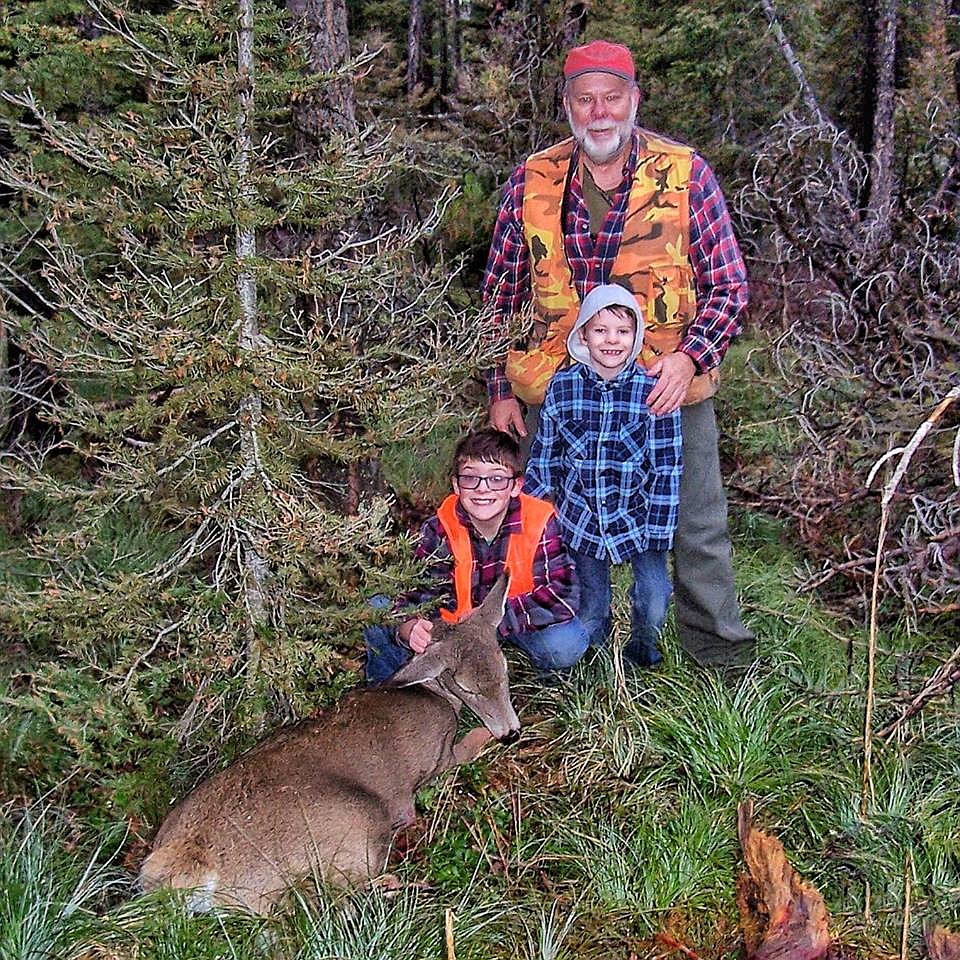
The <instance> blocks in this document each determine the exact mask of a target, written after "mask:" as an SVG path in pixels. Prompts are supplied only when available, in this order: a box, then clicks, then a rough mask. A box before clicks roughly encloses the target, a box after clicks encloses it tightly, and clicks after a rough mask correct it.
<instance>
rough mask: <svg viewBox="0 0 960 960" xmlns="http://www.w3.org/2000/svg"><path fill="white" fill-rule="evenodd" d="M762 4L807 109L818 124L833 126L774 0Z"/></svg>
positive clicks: (764, 1) (761, 1) (765, 0)
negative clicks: (784, 26) (821, 105)
mask: <svg viewBox="0 0 960 960" xmlns="http://www.w3.org/2000/svg"><path fill="white" fill-rule="evenodd" d="M760 5H761V6H762V7H763V12H764V14H765V15H766V18H767V22H768V23H769V24H770V29H771V31H772V32H773V36H774V39H776V41H777V46H778V47H779V48H780V52H781V53H782V54H783V59H784V60H786V61H787V66H788V67H789V68H790V72H791V73H792V74H793V76H794V78H795V79H796V81H797V85H798V86H799V87H800V95H801V96H802V97H803V102H804V103H805V104H806V105H807V109H808V110H809V111H810V113H812V114H813V116H814V118H815V119H816V121H817V123H818V124H820V125H821V126H828V125H829V126H832V124H830V122H829V121H828V120H827V118H826V117H825V116H824V114H823V111H822V110H821V109H820V104H819V103H818V102H817V98H816V96H815V95H814V92H813V88H812V87H811V86H810V84H809V83H808V82H807V75H806V73H805V72H804V69H803V65H802V64H801V63H800V58H799V57H798V56H797V54H796V52H795V51H794V49H793V45H792V44H791V43H790V40H789V39H788V38H787V35H786V34H785V33H784V32H783V27H782V26H781V24H780V17H779V16H778V14H777V11H776V10H775V9H774V6H773V2H772V0H760Z"/></svg>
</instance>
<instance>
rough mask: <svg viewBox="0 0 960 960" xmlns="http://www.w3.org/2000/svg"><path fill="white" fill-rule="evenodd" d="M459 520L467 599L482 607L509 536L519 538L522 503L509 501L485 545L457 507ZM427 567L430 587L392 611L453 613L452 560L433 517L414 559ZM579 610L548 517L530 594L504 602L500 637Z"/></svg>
mask: <svg viewBox="0 0 960 960" xmlns="http://www.w3.org/2000/svg"><path fill="white" fill-rule="evenodd" d="M457 517H458V518H459V520H460V522H461V523H462V524H463V525H464V526H465V527H466V528H467V530H468V531H469V533H470V547H471V550H472V552H473V568H472V571H471V577H470V599H471V603H472V604H473V606H475V607H478V606H480V604H481V603H483V600H484V597H486V595H487V594H488V593H489V592H490V588H491V587H492V586H493V585H494V583H495V582H496V580H497V577H499V576H500V574H501V573H503V570H504V566H505V564H506V560H507V547H508V545H509V543H510V535H511V534H513V533H519V531H520V529H521V524H520V500H519V499H518V498H517V497H513V498H511V500H510V505H509V506H508V507H507V515H506V516H505V517H504V519H503V523H502V524H501V526H500V530H499V531H498V532H497V535H496V536H495V537H494V538H493V541H492V542H490V543H487V541H486V540H485V539H484V537H483V536H481V535H480V534H479V533H477V530H476V528H475V527H474V525H473V523H472V522H471V520H470V517H469V516H467V513H466V511H464V509H463V507H461V506H460V504H459V503H458V504H457ZM414 556H415V557H416V559H418V560H422V561H426V562H427V564H428V567H427V572H428V578H429V582H428V583H426V584H424V585H422V586H421V587H419V588H418V589H415V590H412V591H410V592H409V593H407V594H405V595H404V596H403V597H401V598H400V599H398V600H397V603H396V605H395V607H394V609H395V611H396V612H397V613H399V614H401V615H402V614H403V613H404V610H405V609H409V608H410V607H413V606H420V605H424V604H429V605H431V606H433V607H434V610H433V611H430V612H431V613H432V614H433V616H437V615H438V612H437V611H439V608H440V607H446V608H447V609H450V610H453V609H455V608H456V605H457V604H456V601H455V598H454V591H453V554H452V552H451V550H450V543H449V541H448V540H447V538H446V535H445V534H444V532H443V527H442V526H441V525H440V520H439V518H438V517H437V516H433V517H431V518H430V519H429V520H428V521H427V522H426V523H425V524H424V525H423V527H422V529H421V531H420V543H419V544H418V545H417V549H416V552H415V554H414ZM579 606H580V583H579V581H578V580H577V573H576V568H575V567H574V564H573V560H572V559H571V558H570V554H569V553H567V550H566V547H564V545H563V540H562V539H561V536H560V525H559V523H558V522H557V518H556V517H555V516H554V517H551V518H550V519H549V520H548V521H547V525H546V527H545V528H544V531H543V536H542V537H541V538H540V543H539V544H538V545H537V549H536V552H535V553H534V557H533V590H532V591H531V592H530V593H524V594H520V596H517V597H508V598H507V603H506V609H505V610H504V614H503V620H502V621H501V622H500V628H499V632H500V635H501V636H502V637H515V636H517V635H519V634H522V633H529V632H530V631H531V630H538V629H541V628H543V627H548V626H550V625H551V624H554V623H563V622H564V621H567V620H572V619H573V617H574V616H575V615H576V612H577V610H578V609H579Z"/></svg>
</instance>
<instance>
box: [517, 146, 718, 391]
mask: <svg viewBox="0 0 960 960" xmlns="http://www.w3.org/2000/svg"><path fill="white" fill-rule="evenodd" d="M572 153H573V139H572V138H568V139H567V140H564V141H563V142H562V143H558V144H555V145H554V146H552V147H548V148H547V149H546V150H543V151H541V152H540V153H535V154H534V155H533V156H532V157H530V158H529V159H528V160H527V162H526V177H525V180H524V188H523V230H524V235H525V237H526V241H527V249H528V252H529V255H530V284H531V290H532V293H533V311H534V323H533V331H532V334H531V336H530V338H529V340H528V341H527V346H526V349H525V350H510V351H508V353H507V364H506V373H507V378H508V379H509V380H510V383H511V386H512V387H513V392H514V394H516V396H518V397H519V398H520V399H521V400H524V401H526V402H527V403H542V402H543V397H544V394H545V392H546V389H547V384H548V383H549V382H550V378H551V377H552V376H553V374H554V373H555V372H556V371H557V370H558V369H559V368H560V366H562V365H563V363H564V362H565V361H566V358H567V335H568V334H569V332H570V330H571V329H572V328H573V325H574V323H575V322H576V319H577V312H578V311H579V309H580V297H579V296H578V295H577V291H576V289H575V287H574V284H573V272H572V271H571V269H570V265H569V263H568V262H567V257H566V251H565V248H564V239H563V223H562V211H563V198H564V196H565V194H566V190H567V181H568V178H569V176H570V167H571V164H570V158H571V155H572ZM692 157H693V151H692V150H691V149H690V148H689V147H685V146H682V145H681V144H678V143H674V142H673V141H671V140H666V139H663V138H661V137H658V136H657V135H656V134H653V133H650V132H648V131H646V130H641V132H640V154H639V157H638V159H637V169H636V173H635V174H634V178H633V185H632V186H631V188H630V197H629V200H628V206H627V215H626V220H625V222H624V229H623V236H622V238H621V240H620V247H619V249H618V251H617V255H616V258H615V260H614V263H613V267H612V269H611V271H610V278H609V282H610V283H617V282H619V283H622V284H624V285H625V286H627V287H629V288H630V290H631V291H632V292H633V294H634V296H635V297H636V298H637V301H638V302H639V304H640V306H641V308H642V310H643V315H644V334H643V348H642V350H641V353H640V356H639V357H638V358H637V359H638V360H639V361H640V362H641V363H642V364H643V365H644V366H650V364H652V363H653V362H654V361H655V360H656V359H657V357H659V356H661V355H662V354H665V353H672V352H673V351H674V350H676V349H677V347H678V346H679V344H680V341H681V340H682V339H683V336H684V334H685V332H686V329H687V327H688V326H689V324H690V322H691V321H692V320H693V318H694V315H695V314H696V307H697V304H696V294H695V292H694V286H693V269H692V267H691V266H690V260H689V258H688V256H687V253H688V250H689V247H690V208H689V196H690V195H689V186H690V166H691V160H692ZM717 380H718V375H717V372H716V371H715V370H711V371H709V372H708V373H706V374H703V375H698V376H695V377H694V378H693V382H692V383H691V384H690V387H689V389H688V390H687V395H686V397H685V398H684V403H697V402H699V401H700V400H705V399H706V398H707V397H710V396H713V394H714V393H715V392H716V386H717Z"/></svg>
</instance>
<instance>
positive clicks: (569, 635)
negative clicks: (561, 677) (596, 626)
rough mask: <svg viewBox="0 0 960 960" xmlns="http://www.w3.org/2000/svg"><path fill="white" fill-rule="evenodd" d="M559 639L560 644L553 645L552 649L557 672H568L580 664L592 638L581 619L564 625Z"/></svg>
mask: <svg viewBox="0 0 960 960" xmlns="http://www.w3.org/2000/svg"><path fill="white" fill-rule="evenodd" d="M557 639H558V641H559V642H557V643H555V644H554V645H552V646H551V649H550V655H551V658H552V660H553V669H555V670H566V669H568V668H569V667H572V666H573V665H574V664H576V663H578V662H579V661H580V658H581V657H582V656H583V655H584V654H585V653H586V652H587V648H588V647H589V646H590V636H589V634H588V633H587V629H586V627H585V626H584V625H583V624H582V623H581V622H580V620H579V619H574V620H570V621H568V622H567V623H565V624H563V629H562V632H560V636H559V637H558V638H557Z"/></svg>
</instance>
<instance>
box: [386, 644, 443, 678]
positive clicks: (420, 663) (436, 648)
mask: <svg viewBox="0 0 960 960" xmlns="http://www.w3.org/2000/svg"><path fill="white" fill-rule="evenodd" d="M444 646H445V645H444V644H443V643H442V642H441V643H432V644H431V645H430V646H429V647H427V649H426V650H424V651H423V653H418V654H415V655H414V657H413V658H412V659H411V660H410V661H409V662H408V663H405V664H404V665H403V666H402V667H401V668H400V669H399V670H398V671H397V672H396V673H395V674H394V675H393V676H392V677H391V678H390V680H389V681H388V682H389V684H390V686H394V687H409V686H412V685H413V684H415V683H426V681H427V680H434V679H436V678H437V677H439V676H440V674H441V673H443V671H444V670H446V669H447V667H448V666H449V664H448V663H447V661H446V659H445V658H444V656H443V653H444Z"/></svg>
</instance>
